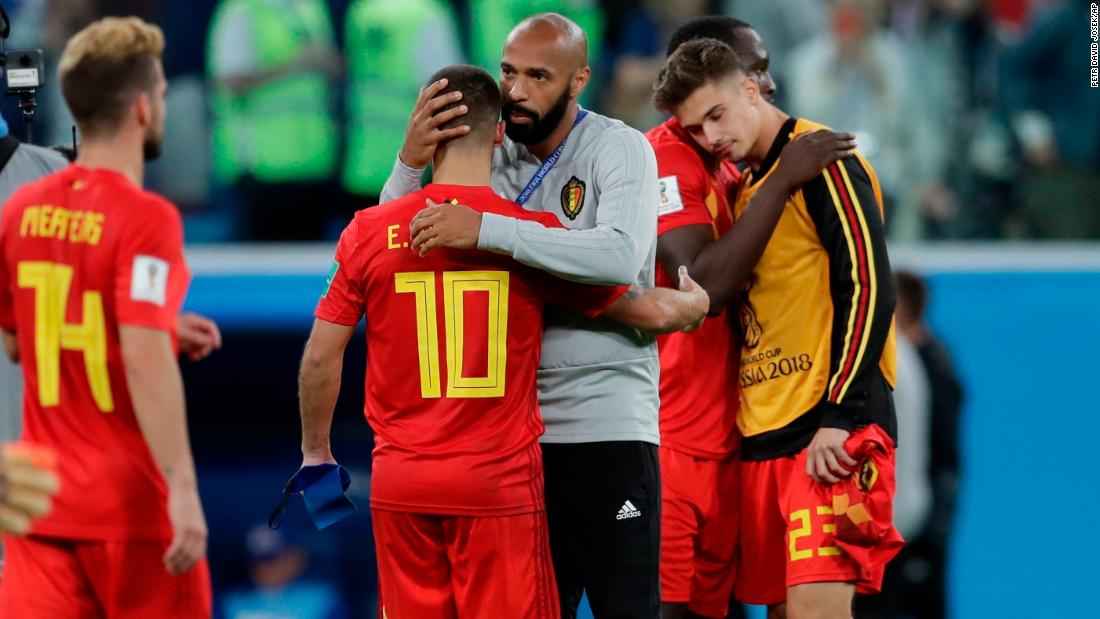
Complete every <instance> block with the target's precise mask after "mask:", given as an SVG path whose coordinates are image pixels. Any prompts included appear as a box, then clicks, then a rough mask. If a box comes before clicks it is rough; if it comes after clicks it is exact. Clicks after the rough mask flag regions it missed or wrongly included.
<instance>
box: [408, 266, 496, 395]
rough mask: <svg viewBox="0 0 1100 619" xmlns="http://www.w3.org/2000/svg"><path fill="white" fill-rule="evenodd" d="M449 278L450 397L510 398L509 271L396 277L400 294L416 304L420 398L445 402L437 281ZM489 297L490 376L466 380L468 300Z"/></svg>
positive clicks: (446, 286) (446, 326)
mask: <svg viewBox="0 0 1100 619" xmlns="http://www.w3.org/2000/svg"><path fill="white" fill-rule="evenodd" d="M438 275H442V276H443V327H444V332H445V333H444V335H445V337H446V338H447V377H448V381H447V397H448V398H499V397H502V396H503V395H504V387H505V385H504V382H505V375H506V369H507V366H508V277H509V275H510V274H509V273H508V272H506V271H444V272H443V273H441V274H436V273H433V272H431V271H419V272H412V273H396V274H395V275H394V290H395V291H396V292H397V293H398V294H412V295H413V296H414V297H415V299H416V344H417V356H418V358H419V362H420V395H421V397H423V398H439V397H442V392H443V389H442V380H441V378H440V369H439V327H438V325H439V322H438V311H439V306H438V304H437V302H436V292H435V291H436V277H437V276H438ZM467 292H484V293H487V294H488V295H489V302H488V308H489V316H488V319H489V324H488V327H489V328H488V333H489V337H488V341H487V342H486V346H485V348H486V351H487V354H488V360H487V363H486V366H487V371H486V373H485V376H465V375H464V372H463V367H462V365H463V359H464V358H465V357H464V352H465V350H464V348H465V345H466V338H465V335H466V334H465V324H466V323H465V307H466V303H465V295H466V293H467Z"/></svg>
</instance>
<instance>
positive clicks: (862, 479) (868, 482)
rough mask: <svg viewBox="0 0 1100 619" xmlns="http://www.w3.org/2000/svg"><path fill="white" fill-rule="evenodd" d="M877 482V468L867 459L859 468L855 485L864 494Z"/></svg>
mask: <svg viewBox="0 0 1100 619" xmlns="http://www.w3.org/2000/svg"><path fill="white" fill-rule="evenodd" d="M877 481H878V467H877V466H875V463H874V462H871V459H870V458H868V459H867V460H865V461H864V462H863V464H862V465H861V466H860V467H859V478H858V479H857V480H856V485H857V486H858V487H859V489H860V490H862V491H864V492H870V491H871V488H874V487H875V482H877Z"/></svg>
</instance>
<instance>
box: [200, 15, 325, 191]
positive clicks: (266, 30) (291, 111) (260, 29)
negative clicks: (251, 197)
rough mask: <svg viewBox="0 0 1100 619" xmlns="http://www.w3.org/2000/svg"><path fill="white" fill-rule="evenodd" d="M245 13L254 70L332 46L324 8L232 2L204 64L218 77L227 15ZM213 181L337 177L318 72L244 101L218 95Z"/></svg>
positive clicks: (221, 91) (285, 80) (280, 82)
mask: <svg viewBox="0 0 1100 619" xmlns="http://www.w3.org/2000/svg"><path fill="white" fill-rule="evenodd" d="M239 5H244V6H245V10H246V11H247V13H248V15H249V17H250V21H251V27H252V42H253V44H254V45H255V46H256V48H257V49H256V50H254V51H255V53H256V57H257V59H258V65H259V66H258V67H257V69H259V70H263V69H270V68H275V67H280V66H283V65H285V64H286V63H288V62H292V61H294V60H295V59H297V58H299V57H301V55H302V54H303V53H305V52H306V50H308V49H310V47H311V46H315V45H321V44H331V41H332V40H333V38H332V37H333V33H332V18H331V17H330V16H329V12H328V7H327V6H326V5H325V2H324V0H294V1H293V2H271V1H270V0H227V1H226V2H224V3H222V4H221V5H220V6H219V7H218V10H217V11H216V12H215V14H214V18H213V21H212V23H211V28H210V32H211V36H210V38H209V41H208V48H209V49H208V54H207V57H208V58H210V59H211V61H210V66H209V67H208V68H209V70H210V74H211V75H212V76H213V75H216V74H217V67H216V66H214V63H215V62H216V59H217V57H218V56H217V54H214V53H213V45H214V40H215V37H214V33H215V32H217V29H218V25H219V22H220V21H221V19H222V18H223V17H224V15H225V13H226V11H227V10H229V9H230V8H236V7H237V6H239ZM214 88H215V91H214V97H213V108H214V126H213V131H212V133H213V142H214V144H213V157H214V174H215V177H216V178H217V179H218V180H220V181H222V182H226V183H228V182H232V181H233V180H235V179H236V178H237V177H239V176H240V175H242V174H251V175H252V176H253V177H255V178H256V179H258V180H261V181H265V182H280V181H283V182H286V181H312V180H322V179H324V178H326V177H330V176H331V175H332V174H333V172H334V171H335V169H336V160H337V156H338V153H337V148H338V147H337V134H336V124H335V122H334V121H333V112H332V101H331V96H332V92H331V89H330V87H329V82H328V79H327V78H326V77H325V76H324V75H323V74H322V73H321V72H319V71H308V72H307V71H299V72H294V73H291V74H288V75H285V76H283V77H281V78H279V79H276V80H272V81H269V82H266V83H264V84H262V85H260V86H258V87H256V88H254V89H253V90H251V91H249V92H247V93H245V94H244V95H242V96H236V95H234V94H233V93H232V92H230V91H229V90H228V89H226V88H219V87H217V86H215V87H214Z"/></svg>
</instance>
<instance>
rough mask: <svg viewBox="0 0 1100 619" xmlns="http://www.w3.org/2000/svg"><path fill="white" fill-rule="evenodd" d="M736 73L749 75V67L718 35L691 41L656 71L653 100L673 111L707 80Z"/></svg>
mask: <svg viewBox="0 0 1100 619" xmlns="http://www.w3.org/2000/svg"><path fill="white" fill-rule="evenodd" d="M736 73H742V74H744V75H748V70H747V69H746V68H745V64H744V62H742V60H741V58H740V57H739V56H738V55H737V53H736V52H734V51H733V48H732V47H730V46H729V45H726V44H725V43H723V42H721V41H719V40H717V39H696V40H694V41H688V42H687V43H684V44H683V45H681V46H680V47H679V49H677V50H676V51H675V52H673V54H672V56H669V58H668V60H666V61H665V66H664V67H662V68H661V72H660V73H658V74H657V81H656V83H654V85H653V103H654V105H656V106H657V109H658V110H661V111H662V112H664V113H666V114H670V113H672V110H673V109H674V108H676V106H678V105H680V104H681V103H683V102H684V101H686V100H687V98H688V97H690V96H691V94H692V93H693V92H695V91H696V90H698V89H699V88H700V87H701V86H702V85H703V84H705V83H706V82H708V81H716V80H720V79H722V78H724V77H727V76H729V75H734V74H736Z"/></svg>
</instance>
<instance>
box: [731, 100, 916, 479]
mask: <svg viewBox="0 0 1100 619" xmlns="http://www.w3.org/2000/svg"><path fill="white" fill-rule="evenodd" d="M821 128H823V127H822V126H821V125H818V124H815V123H812V122H809V121H806V120H799V119H794V118H791V119H789V120H788V121H787V122H786V123H785V124H784V125H783V128H782V129H781V130H780V132H779V134H778V136H777V138H776V140H775V142H774V143H773V145H772V148H771V150H770V151H769V153H768V155H767V157H766V159H765V161H764V163H763V164H762V165H761V166H760V168H759V169H758V170H757V171H756V172H755V173H753V172H752V171H748V172H746V173H745V175H744V177H743V178H742V186H741V190H740V192H739V194H738V198H737V205H736V207H735V210H734V211H735V213H736V214H737V216H738V217H740V215H741V214H742V213H743V212H744V210H745V207H746V206H747V205H748V202H749V200H750V199H751V198H752V196H753V194H754V193H755V192H756V190H757V189H758V188H759V187H760V185H761V184H762V183H763V181H764V180H765V179H766V178H767V176H768V175H769V174H771V173H772V172H773V171H774V170H775V167H776V163H777V162H778V160H779V154H780V152H781V151H782V148H783V146H784V145H786V144H787V142H789V141H790V139H791V138H793V137H794V136H796V135H799V134H802V133H805V132H808V131H813V130H816V129H821ZM740 314H741V316H740V317H741V321H740V322H741V329H742V337H743V338H744V339H743V350H742V359H741V370H740V374H739V377H740V382H741V389H742V394H743V398H742V406H741V414H740V415H739V416H738V424H739V426H740V428H741V432H742V434H743V435H744V437H745V438H744V439H743V450H742V453H743V456H744V457H745V458H746V459H765V458H771V457H778V456H783V455H790V454H792V453H797V452H798V451H800V450H801V449H802V448H803V447H805V446H806V445H807V444H809V442H810V439H811V438H812V437H813V434H814V433H815V432H816V431H817V429H818V428H819V427H822V426H825V427H839V428H844V429H848V430H852V429H854V428H856V427H859V426H862V425H866V424H868V423H871V422H875V423H878V424H879V425H880V426H882V427H883V428H884V429H886V430H887V432H888V433H889V434H890V435H891V436H896V422H895V421H894V409H893V399H892V396H891V394H890V389H891V386H892V385H893V382H894V375H895V359H894V354H895V353H894V330H893V317H894V287H893V277H892V275H891V273H890V263H889V259H888V257H887V254H886V238H885V233H884V229H883V221H882V192H881V190H880V188H879V184H878V179H877V178H876V176H875V172H874V170H873V169H871V166H870V164H868V163H867V161H866V160H865V159H864V158H863V157H862V156H861V155H860V154H859V153H856V154H855V156H853V157H850V158H846V159H841V160H840V161H838V162H836V163H834V164H832V165H830V166H829V167H828V168H826V169H825V170H824V171H823V172H822V174H821V175H819V176H818V177H817V178H815V179H814V180H812V181H810V182H809V183H806V184H805V185H803V186H802V187H801V188H800V189H799V190H797V191H795V192H794V193H792V194H791V196H790V197H789V199H788V201H787V206H786V208H785V209H784V211H783V215H782V216H781V217H780V219H779V224H778V225H777V226H776V229H775V232H774V233H773V234H772V237H771V240H770V241H769V243H768V245H767V248H766V249H765V250H764V254H763V255H762V256H761V258H760V261H759V262H758V263H757V265H756V268H755V269H754V271H753V277H752V281H751V282H750V284H749V287H748V288H747V290H746V293H745V295H744V297H743V299H742V305H741V309H740Z"/></svg>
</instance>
